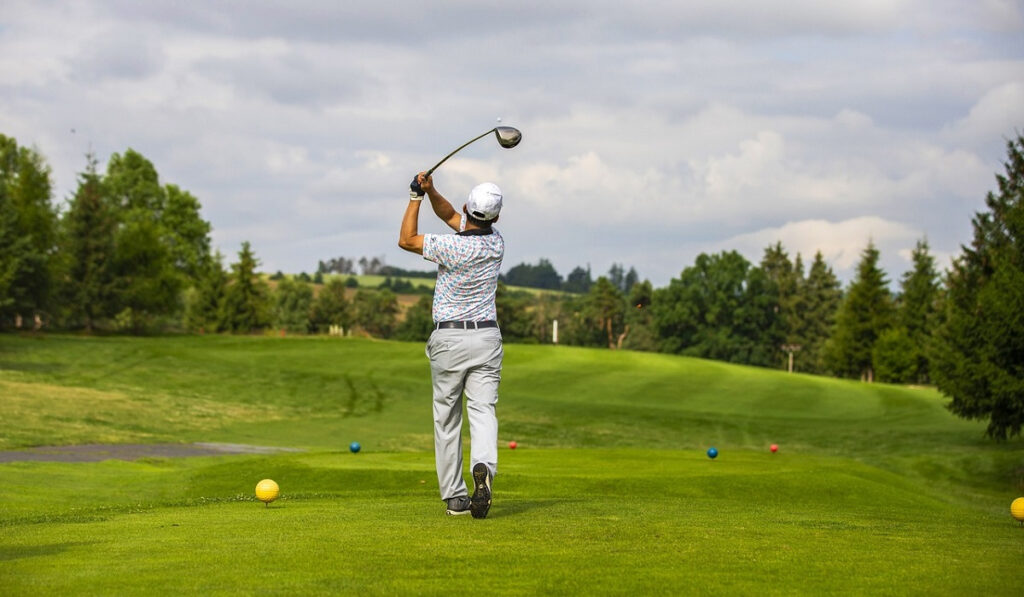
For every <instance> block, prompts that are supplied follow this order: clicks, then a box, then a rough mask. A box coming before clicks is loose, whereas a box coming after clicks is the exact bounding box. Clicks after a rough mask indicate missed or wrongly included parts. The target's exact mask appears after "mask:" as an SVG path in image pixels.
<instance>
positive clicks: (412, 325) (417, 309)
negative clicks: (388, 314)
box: [395, 295, 434, 342]
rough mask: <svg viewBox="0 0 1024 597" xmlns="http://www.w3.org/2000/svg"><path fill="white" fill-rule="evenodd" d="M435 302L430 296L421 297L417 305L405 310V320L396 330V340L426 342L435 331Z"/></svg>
mask: <svg viewBox="0 0 1024 597" xmlns="http://www.w3.org/2000/svg"><path fill="white" fill-rule="evenodd" d="M432 310H433V300H432V299H431V297H429V296H426V295H424V296H421V297H420V298H419V300H418V301H416V304H414V305H412V306H411V307H409V308H408V309H406V310H405V319H403V320H402V323H400V324H398V328H397V329H396V330H395V339H397V340H405V341H407V342H426V341H427V339H428V338H430V334H431V333H432V332H433V331H434V316H433V314H432Z"/></svg>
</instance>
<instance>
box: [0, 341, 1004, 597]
mask: <svg viewBox="0 0 1024 597" xmlns="http://www.w3.org/2000/svg"><path fill="white" fill-rule="evenodd" d="M0 396H2V398H0V420H2V421H3V422H4V426H3V428H2V429H3V430H2V431H0V447H2V448H5V449H11V448H18V447H27V446H32V445H44V444H55V443H56V444H60V443H87V442H167V441H170V442H177V441H183V442H186V441H220V442H242V443H252V444H260V445H278V446H291V447H301V448H304V449H306V450H307V452H305V453H301V454H294V453H291V454H279V455H273V456H241V455H240V456H220V457H202V458H189V459H146V460H142V461H136V462H120V461H106V462H99V463H77V464H65V463H40V462H18V463H9V464H0V481H2V482H0V586H3V587H4V588H5V593H7V594H33V595H34V594H70V593H74V594H156V593H166V592H168V591H171V590H173V591H177V592H185V593H204V594H206V593H209V594H239V593H241V594H249V593H256V592H261V593H264V592H265V593H277V594H386V593H388V594H396V593H397V594H450V593H451V592H452V591H469V590H473V587H474V583H475V582H478V580H477V579H479V578H486V579H488V585H489V591H490V592H493V593H495V594H499V595H501V594H509V595H521V594H539V593H543V594H548V593H550V594H581V593H601V594H708V593H711V594H754V593H758V594H793V593H799V594H822V593H844V594H850V593H853V594H864V593H869V594H992V595H1015V594H1019V591H1020V587H1022V586H1024V569H1022V568H1021V566H1020V563H1021V561H1022V556H1024V529H1022V528H1020V527H1019V526H1018V525H1017V524H1016V523H1015V522H1014V521H1013V520H1012V519H1011V518H1010V517H1009V513H1008V509H1009V503H1010V501H1011V500H1012V499H1013V498H1015V497H1018V496H1019V495H1024V485H1022V479H1021V477H1022V476H1024V451H1022V442H1021V441H1020V440H1013V441H1010V442H1006V443H1002V444H996V443H993V442H991V441H989V440H986V439H984V437H983V429H984V424H983V423H979V422H967V421H962V420H959V419H956V418H954V417H952V416H951V415H950V414H949V413H948V412H947V411H946V410H945V409H944V408H943V404H944V400H943V399H942V398H941V397H940V396H939V395H938V394H937V393H936V392H934V391H933V390H928V389H911V388H902V387H894V386H886V385H882V384H873V385H868V384H860V383H852V382H845V381H839V380H832V379H825V378H817V377H811V376H802V375H786V374H784V373H780V372H774V371H766V370H761V369H755V368H744V367H735V366H729V365H724V364H720V363H712V362H707V361H700V360H696V359H687V358H678V357H670V356H665V355H650V354H638V353H628V352H610V351H604V350H584V349H572V348H564V347H551V346H521V345H509V346H506V359H505V372H504V376H503V381H502V387H501V400H500V402H499V417H500V420H501V441H502V449H501V452H500V464H499V468H500V471H499V476H498V477H497V479H496V480H495V505H494V507H493V508H492V511H491V515H490V516H489V517H488V519H487V520H484V521H479V520H473V519H471V518H469V517H463V518H454V519H453V518H449V517H446V516H445V515H444V513H443V508H442V506H441V502H440V501H439V500H438V495H437V482H436V477H435V475H434V471H433V454H432V452H431V447H432V436H431V427H430V404H429V396H430V381H429V371H428V368H427V362H426V358H425V357H424V356H423V347H422V345H420V344H405V343H392V342H377V341H372V340H360V339H324V338H247V337H216V336H214V337H202V338H190V337H176V338H159V339H155V338H148V339H139V338H84V337H70V336H64V337H46V338H43V339H34V338H17V337H12V336H0ZM511 439H515V440H517V441H518V442H519V444H520V446H521V447H520V448H519V449H518V450H515V451H511V450H508V449H507V448H505V447H504V444H505V442H507V441H508V440H511ZM354 440H356V441H360V442H361V443H362V444H363V446H364V451H363V452H362V453H360V454H357V455H353V454H350V453H348V451H347V449H346V447H347V446H348V444H349V442H351V441H354ZM770 443H778V444H779V445H780V451H779V453H778V454H775V455H772V454H770V453H769V452H768V451H767V446H768V444H770ZM710 445H715V446H716V447H717V448H718V449H719V451H720V456H719V457H718V458H717V459H716V460H709V459H708V458H707V457H706V456H705V455H704V450H706V448H707V447H708V446H710ZM265 477H269V478H273V479H275V480H276V481H277V482H278V483H279V484H280V485H281V489H282V499H280V500H279V501H277V502H275V503H274V504H272V505H271V507H269V508H265V507H263V506H262V505H261V504H259V503H257V502H256V501H255V499H254V497H253V496H252V490H253V487H255V485H256V482H257V481H259V480H260V479H262V478H265Z"/></svg>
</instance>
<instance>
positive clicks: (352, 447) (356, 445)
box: [348, 442, 363, 454]
mask: <svg viewBox="0 0 1024 597" xmlns="http://www.w3.org/2000/svg"><path fill="white" fill-rule="evenodd" d="M348 449H349V451H351V452H352V453H353V454H355V453H356V452H358V451H359V450H362V449H363V447H362V446H360V445H359V442H352V443H351V444H349V445H348Z"/></svg>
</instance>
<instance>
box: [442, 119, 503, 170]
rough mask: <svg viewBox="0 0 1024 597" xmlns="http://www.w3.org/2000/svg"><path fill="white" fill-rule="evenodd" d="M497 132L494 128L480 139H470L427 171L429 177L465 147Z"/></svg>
mask: <svg viewBox="0 0 1024 597" xmlns="http://www.w3.org/2000/svg"><path fill="white" fill-rule="evenodd" d="M496 130H498V129H497V127H495V128H493V129H491V130H489V131H486V132H485V133H484V134H482V135H480V136H479V137H474V138H472V139H470V140H469V141H466V142H465V143H463V144H462V145H460V146H459V147H458V148H457V149H456V150H455V151H453V152H451V153H449V154H448V155H446V156H444V158H443V159H442V160H441V161H440V162H438V163H437V164H435V165H434V167H433V168H431V169H430V170H427V176H430V175H431V174H432V173H433V172H434V170H437V169H438V168H439V167H440V166H441V164H443V163H445V162H446V161H448V158H450V157H452V156H453V155H455V154H457V153H459V151H461V150H462V148H463V147H465V146H467V145H469V144H470V143H472V142H473V141H476V140H478V139H482V138H484V137H486V136H487V135H489V134H491V133H493V132H494V131H496Z"/></svg>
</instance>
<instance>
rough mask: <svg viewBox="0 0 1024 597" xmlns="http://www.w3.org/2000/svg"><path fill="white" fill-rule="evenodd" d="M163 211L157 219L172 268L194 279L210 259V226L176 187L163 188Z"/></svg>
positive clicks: (196, 202)
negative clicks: (164, 198) (158, 219)
mask: <svg viewBox="0 0 1024 597" xmlns="http://www.w3.org/2000/svg"><path fill="white" fill-rule="evenodd" d="M164 194H165V197H166V201H165V207H164V210H163V213H162V214H161V217H160V224H161V225H162V227H163V229H164V230H163V236H164V242H165V243H166V244H167V247H168V253H169V256H170V261H171V264H172V265H173V266H174V268H175V269H177V270H178V271H179V272H181V273H182V274H184V275H185V276H188V277H189V278H192V277H195V276H197V275H199V274H200V271H201V269H202V268H203V267H204V265H205V264H206V263H208V261H209V258H210V224H209V222H207V221H206V220H203V219H202V217H200V215H199V209H200V207H201V206H200V204H199V200H198V199H196V198H195V197H193V196H192V194H191V193H189V192H188V191H183V190H181V189H180V188H178V186H177V185H170V184H169V185H167V186H166V187H164Z"/></svg>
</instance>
